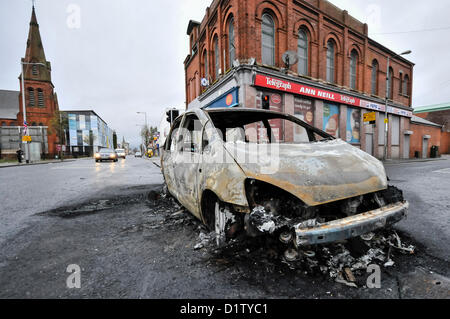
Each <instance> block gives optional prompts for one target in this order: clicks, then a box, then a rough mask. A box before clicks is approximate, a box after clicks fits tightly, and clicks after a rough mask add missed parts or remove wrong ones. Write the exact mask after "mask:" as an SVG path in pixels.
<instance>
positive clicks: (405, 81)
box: [403, 74, 409, 96]
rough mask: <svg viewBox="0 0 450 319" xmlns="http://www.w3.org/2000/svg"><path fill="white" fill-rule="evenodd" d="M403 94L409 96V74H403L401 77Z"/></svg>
mask: <svg viewBox="0 0 450 319" xmlns="http://www.w3.org/2000/svg"><path fill="white" fill-rule="evenodd" d="M403 94H404V95H408V96H409V76H408V74H406V75H405V77H404V78H403Z"/></svg>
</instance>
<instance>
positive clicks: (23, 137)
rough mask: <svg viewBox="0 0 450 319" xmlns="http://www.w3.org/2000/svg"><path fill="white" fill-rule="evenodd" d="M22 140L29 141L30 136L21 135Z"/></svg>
mask: <svg viewBox="0 0 450 319" xmlns="http://www.w3.org/2000/svg"><path fill="white" fill-rule="evenodd" d="M22 142H31V136H28V135H25V136H22Z"/></svg>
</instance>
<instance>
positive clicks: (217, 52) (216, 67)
mask: <svg viewBox="0 0 450 319" xmlns="http://www.w3.org/2000/svg"><path fill="white" fill-rule="evenodd" d="M219 70H220V50H219V38H218V37H217V36H216V37H215V38H214V75H215V79H216V80H217V79H218V78H219Z"/></svg>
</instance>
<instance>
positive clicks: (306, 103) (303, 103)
mask: <svg viewBox="0 0 450 319" xmlns="http://www.w3.org/2000/svg"><path fill="white" fill-rule="evenodd" d="M294 116H295V117H297V118H298V119H300V120H302V121H303V122H306V123H308V124H309V125H311V126H314V105H313V101H312V100H310V99H304V98H299V97H296V98H295V100H294ZM307 139H308V134H307V132H306V130H305V129H303V130H302V128H301V127H300V126H297V127H295V129H294V142H304V141H307Z"/></svg>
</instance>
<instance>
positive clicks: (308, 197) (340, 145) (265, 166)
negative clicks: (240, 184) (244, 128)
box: [224, 139, 387, 206]
mask: <svg viewBox="0 0 450 319" xmlns="http://www.w3.org/2000/svg"><path fill="white" fill-rule="evenodd" d="M224 145H225V148H226V149H227V150H228V152H229V153H231V155H232V156H233V158H234V159H235V161H236V162H237V163H238V164H239V166H240V167H241V169H242V170H243V171H244V173H245V174H246V175H247V177H249V178H254V179H257V180H260V181H264V182H267V183H269V184H272V185H275V186H277V187H279V188H282V189H284V190H285V191H287V192H289V193H291V194H293V195H294V196H296V197H298V198H299V199H301V200H302V201H303V202H304V203H305V204H307V205H309V206H317V205H322V204H326V203H330V202H334V201H338V200H343V199H347V198H351V197H355V196H359V195H364V194H369V193H372V192H377V191H380V190H383V189H386V188H387V178H386V172H385V169H384V167H383V164H382V163H381V162H380V161H379V160H377V159H376V158H374V157H372V156H371V155H369V154H367V153H365V152H363V151H361V150H360V149H358V148H356V147H353V146H351V145H350V144H348V143H346V142H344V141H342V140H339V139H337V140H331V141H323V142H317V143H308V144H273V145H272V146H273V147H271V145H270V144H252V143H242V142H237V143H225V144H224ZM258 158H259V160H258Z"/></svg>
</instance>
